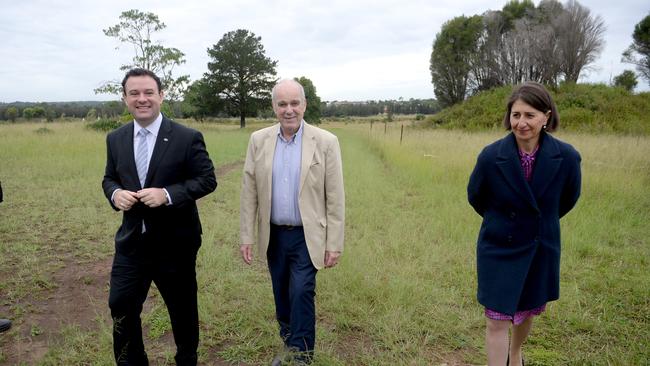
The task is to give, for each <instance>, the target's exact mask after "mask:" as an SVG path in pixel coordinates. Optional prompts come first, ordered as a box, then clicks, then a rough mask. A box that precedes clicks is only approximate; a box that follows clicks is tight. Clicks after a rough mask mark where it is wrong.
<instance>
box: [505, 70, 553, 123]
mask: <svg viewBox="0 0 650 366" xmlns="http://www.w3.org/2000/svg"><path fill="white" fill-rule="evenodd" d="M518 100H521V101H522V102H524V103H526V104H528V105H529V106H531V107H533V108H535V109H537V110H538V111H541V112H543V113H547V112H549V111H550V112H551V115H550V116H549V118H548V122H547V123H546V131H548V132H553V131H555V130H556V129H557V128H558V127H559V126H560V115H559V114H558V113H557V107H556V106H555V102H553V98H551V94H549V92H548V91H547V90H546V88H544V86H543V85H542V84H540V83H536V82H534V81H528V82H526V83H523V84H521V85H519V86H517V88H515V90H514V91H513V92H512V95H510V99H508V105H507V110H506V115H505V117H504V118H503V127H505V128H506V130H509V129H510V128H511V126H510V112H511V111H512V105H513V104H514V103H515V102H516V101H518Z"/></svg>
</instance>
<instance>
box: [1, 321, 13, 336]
mask: <svg viewBox="0 0 650 366" xmlns="http://www.w3.org/2000/svg"><path fill="white" fill-rule="evenodd" d="M9 328H11V320H9V319H0V333H2V332H5V331H7V330H9Z"/></svg>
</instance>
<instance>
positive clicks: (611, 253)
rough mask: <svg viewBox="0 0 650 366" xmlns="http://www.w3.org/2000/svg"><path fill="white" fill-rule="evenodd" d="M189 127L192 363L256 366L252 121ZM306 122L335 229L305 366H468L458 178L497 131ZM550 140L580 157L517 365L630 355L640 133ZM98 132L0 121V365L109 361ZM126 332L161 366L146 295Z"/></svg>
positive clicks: (164, 341)
mask: <svg viewBox="0 0 650 366" xmlns="http://www.w3.org/2000/svg"><path fill="white" fill-rule="evenodd" d="M407 125H410V122H409V123H407ZM192 126H193V127H195V128H197V129H199V130H201V131H202V132H203V133H204V135H205V138H206V143H207V146H208V150H209V152H210V155H211V157H212V159H213V161H214V162H215V164H216V166H217V168H218V180H219V187H218V188H217V191H216V192H215V193H213V194H211V195H209V196H207V197H206V198H204V199H202V200H201V201H200V202H199V209H200V211H201V218H202V221H203V227H204V237H203V246H202V248H201V251H200V252H199V258H198V264H197V267H198V268H197V273H198V279H199V300H200V305H199V306H200V309H199V311H200V317H201V345H200V361H201V362H202V364H205V365H227V364H241V365H262V364H267V363H268V362H269V360H270V359H271V358H272V357H273V354H274V353H275V352H276V351H277V350H278V349H279V347H280V344H279V343H280V342H279V338H278V336H277V328H276V323H275V321H274V315H273V314H274V310H273V309H274V308H273V297H272V292H271V284H270V279H269V275H268V273H267V270H266V268H265V266H264V265H263V264H261V263H256V264H255V265H253V266H252V267H249V266H246V265H244V264H242V261H241V259H240V258H239V256H238V244H239V239H238V220H239V212H238V210H239V209H238V207H239V182H240V178H241V167H242V166H241V162H242V160H243V158H244V154H245V148H246V143H247V141H248V137H249V134H250V132H251V131H252V130H254V129H256V128H260V127H262V126H264V125H263V124H260V123H257V124H255V123H253V124H252V126H251V127H250V128H247V129H245V130H240V129H238V128H237V127H236V126H217V125H213V124H192ZM323 126H324V127H325V128H326V129H329V130H331V131H332V132H334V133H335V134H337V135H338V136H339V139H340V142H341V147H342V153H343V159H344V176H345V185H346V186H345V189H346V204H347V212H346V216H347V219H346V220H347V221H346V250H345V253H344V256H343V259H342V263H341V264H340V265H339V266H337V268H336V269H333V270H324V271H321V273H320V274H319V275H318V288H317V316H318V323H317V350H316V352H317V356H316V362H315V364H316V365H436V364H444V363H446V364H452V365H466V364H467V365H480V364H485V351H484V348H483V333H484V318H483V315H482V308H481V307H480V306H479V305H478V304H477V302H476V299H475V287H476V279H475V240H476V236H477V233H478V228H479V225H480V218H479V217H478V215H476V214H475V213H474V212H473V211H472V209H471V207H470V206H469V205H468V204H467V201H466V193H465V187H466V184H467V179H468V177H469V174H470V172H471V169H472V168H473V165H474V162H475V159H476V155H477V154H478V152H479V151H480V149H481V148H482V147H483V146H484V145H486V144H487V143H489V142H491V141H493V140H495V139H497V138H499V137H500V136H503V135H504V133H503V132H498V131H495V132H475V133H466V132H461V131H449V130H430V129H419V128H405V129H404V134H403V139H402V142H401V143H400V134H401V130H400V124H399V123H390V124H388V125H386V128H385V126H384V124H383V123H374V124H373V125H372V128H371V125H370V124H368V123H329V124H324V125H323ZM558 137H559V138H560V139H562V140H565V141H567V142H569V143H571V144H573V145H574V146H575V147H576V148H577V149H578V150H579V151H580V152H581V154H582V157H583V165H582V168H583V194H582V197H581V199H580V201H579V203H578V205H577V207H576V208H575V209H574V210H573V211H572V212H571V213H570V214H569V215H567V217H566V218H565V219H563V221H562V230H563V231H562V234H563V247H564V248H563V249H564V250H563V259H562V277H561V278H562V283H561V298H560V300H559V301H557V302H553V303H551V304H550V305H549V307H548V310H547V312H546V313H545V314H544V315H543V316H541V317H540V318H539V319H538V320H537V322H536V325H535V328H534V329H533V332H532V335H531V338H530V339H529V342H528V344H527V345H526V346H525V351H524V352H525V355H526V364H527V365H558V364H569V365H584V364H593V365H608V364H610V365H644V364H648V360H649V359H650V351H649V349H650V344H649V343H650V341H649V340H650V296H648V295H649V294H650V274H649V273H650V265H649V259H648V258H649V257H650V256H649V255H650V246H649V244H650V243H649V239H648V238H649V237H650V228H649V225H648V222H650V197H649V195H648V193H649V189H648V187H649V186H650V159H649V158H648V156H650V138H649V137H630V136H614V135H586V134H574V133H562V132H560V133H558ZM104 140H105V135H104V134H103V133H99V132H95V131H91V130H88V129H86V128H84V126H83V125H82V124H81V123H53V124H47V125H44V124H15V125H13V124H0V180H2V186H3V189H4V191H5V202H3V203H2V204H0V278H1V280H0V317H10V318H12V319H13V320H14V322H15V324H14V328H12V330H10V331H9V332H7V333H3V334H2V335H0V347H1V348H0V365H2V364H7V365H13V364H21V363H22V364H25V365H32V364H34V365H111V364H113V360H112V351H111V350H112V348H111V333H110V332H111V331H110V319H109V317H108V306H107V281H108V273H109V271H110V258H111V255H112V252H113V234H114V232H115V230H116V228H117V226H118V225H119V224H118V223H119V220H120V215H119V214H118V213H115V212H113V210H111V209H110V207H109V206H108V203H107V202H106V200H105V198H104V196H103V194H102V191H101V186H100V183H101V178H102V176H103V168H104V159H105V154H106V152H105V142H104ZM256 255H257V257H259V254H257V253H256ZM80 289H84V291H85V292H79V291H80ZM70 293H73V294H75V296H73V297H72V298H70V297H69V296H67V295H68V294H70ZM66 304H67V305H66ZM66 306H68V307H66ZM66 309H73V310H71V311H76V312H77V313H79V314H80V315H78V316H74V317H72V318H71V319H70V317H66V316H65V313H66V312H68V311H67V310H66ZM52 318H54V320H55V321H52ZM57 319H59V321H58V322H57V321H56V320H57ZM143 325H144V327H145V332H146V335H147V336H146V340H145V345H146V346H147V349H148V351H149V354H150V359H151V360H152V364H155V365H165V364H170V365H171V364H173V354H174V347H173V341H172V340H171V337H170V333H171V330H170V326H169V322H168V320H167V313H166V310H165V308H164V306H163V305H162V302H161V301H160V298H159V296H157V294H156V292H155V291H153V292H152V296H150V298H149V299H148V300H147V306H146V311H145V312H144V314H143Z"/></svg>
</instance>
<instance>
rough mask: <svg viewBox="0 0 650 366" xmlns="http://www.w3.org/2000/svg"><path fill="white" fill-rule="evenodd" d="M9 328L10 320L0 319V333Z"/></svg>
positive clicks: (0, 190) (0, 188) (0, 198)
mask: <svg viewBox="0 0 650 366" xmlns="http://www.w3.org/2000/svg"><path fill="white" fill-rule="evenodd" d="M0 202H2V184H0ZM9 328H11V320H9V319H0V333H2V332H4V331H7V330H9Z"/></svg>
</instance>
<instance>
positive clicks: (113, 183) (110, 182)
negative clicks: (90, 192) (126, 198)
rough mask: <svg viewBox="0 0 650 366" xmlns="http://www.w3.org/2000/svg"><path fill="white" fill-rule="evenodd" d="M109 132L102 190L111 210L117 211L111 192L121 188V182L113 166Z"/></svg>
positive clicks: (113, 158)
mask: <svg viewBox="0 0 650 366" xmlns="http://www.w3.org/2000/svg"><path fill="white" fill-rule="evenodd" d="M111 136H112V135H111V134H109V135H107V136H106V168H105V169H104V179H103V180H102V189H103V190H104V195H105V196H106V199H108V203H110V205H111V207H113V210H115V211H119V209H118V208H117V207H115V205H114V204H113V201H112V200H111V197H112V195H113V192H115V190H116V189H121V188H122V184H121V183H120V180H119V177H118V175H117V171H116V168H115V157H114V156H113V149H112V148H111Z"/></svg>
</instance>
